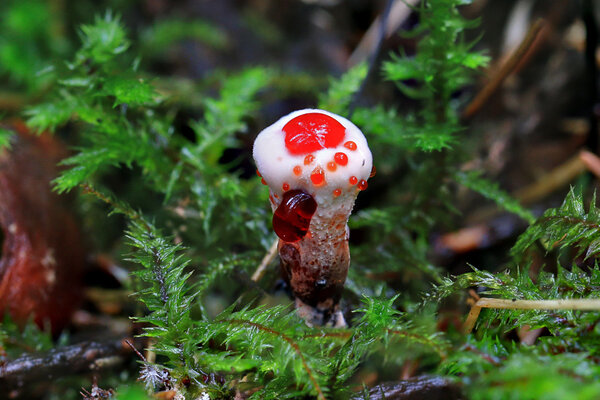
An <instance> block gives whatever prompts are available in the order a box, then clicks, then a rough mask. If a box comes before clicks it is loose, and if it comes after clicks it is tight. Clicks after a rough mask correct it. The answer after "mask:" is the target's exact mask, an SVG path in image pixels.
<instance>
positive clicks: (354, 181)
mask: <svg viewBox="0 0 600 400" xmlns="http://www.w3.org/2000/svg"><path fill="white" fill-rule="evenodd" d="M348 182H350V184H351V185H352V186H354V185H356V184H357V183H358V178H357V177H355V176H351V177H350V179H348Z"/></svg>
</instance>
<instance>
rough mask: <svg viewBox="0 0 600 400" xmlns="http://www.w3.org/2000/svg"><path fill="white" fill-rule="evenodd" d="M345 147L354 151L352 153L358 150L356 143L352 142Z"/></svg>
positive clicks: (345, 144)
mask: <svg viewBox="0 0 600 400" xmlns="http://www.w3.org/2000/svg"><path fill="white" fill-rule="evenodd" d="M344 147H345V148H347V149H348V150H352V151H354V150H356V149H357V146H356V143H354V142H353V141H352V140H350V141H348V142H346V143H344Z"/></svg>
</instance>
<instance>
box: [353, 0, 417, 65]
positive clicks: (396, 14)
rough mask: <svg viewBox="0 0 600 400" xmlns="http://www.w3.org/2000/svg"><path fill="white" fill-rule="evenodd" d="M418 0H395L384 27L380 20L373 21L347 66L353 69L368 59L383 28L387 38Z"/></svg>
mask: <svg viewBox="0 0 600 400" xmlns="http://www.w3.org/2000/svg"><path fill="white" fill-rule="evenodd" d="M419 1H420V0H404V1H403V0H396V1H394V4H393V5H392V8H391V10H390V13H389V16H388V18H387V20H386V21H385V26H383V24H382V23H381V18H380V17H377V18H375V21H373V23H372V24H371V26H369V29H367V32H366V33H365V34H364V35H363V37H362V38H361V39H360V43H359V44H358V46H356V48H355V49H354V51H353V52H352V54H351V55H350V58H348V66H349V67H353V66H355V65H356V64H358V63H360V62H362V61H363V60H365V59H367V58H369V57H370V56H371V55H372V54H373V53H374V52H375V51H376V46H377V40H378V34H380V33H381V29H382V27H383V29H384V33H385V37H386V38H389V37H390V36H392V34H393V33H394V32H396V30H398V28H399V27H400V25H402V23H403V22H404V21H406V19H407V18H408V17H409V16H410V14H411V12H412V7H414V6H415V5H416V4H417V3H418V2H419Z"/></svg>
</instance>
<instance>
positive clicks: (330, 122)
mask: <svg viewBox="0 0 600 400" xmlns="http://www.w3.org/2000/svg"><path fill="white" fill-rule="evenodd" d="M283 131H284V132H285V147H286V148H287V149H288V151H289V152H290V153H292V154H294V155H302V154H308V153H311V152H313V151H318V150H321V149H325V148H332V147H337V146H338V145H339V144H340V143H341V142H342V140H344V136H345V135H346V128H344V126H343V125H342V124H340V123H339V122H338V121H337V120H336V119H335V118H333V117H330V116H329V115H326V114H322V113H307V114H302V115H299V116H297V117H295V118H292V120H291V121H289V122H288V123H287V124H285V126H284V127H283Z"/></svg>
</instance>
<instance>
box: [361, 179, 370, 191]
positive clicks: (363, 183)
mask: <svg viewBox="0 0 600 400" xmlns="http://www.w3.org/2000/svg"><path fill="white" fill-rule="evenodd" d="M367 186H369V184H368V183H367V181H365V180H364V179H363V180H361V181H360V182H358V189H359V190H365V189H366V188H367Z"/></svg>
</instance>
